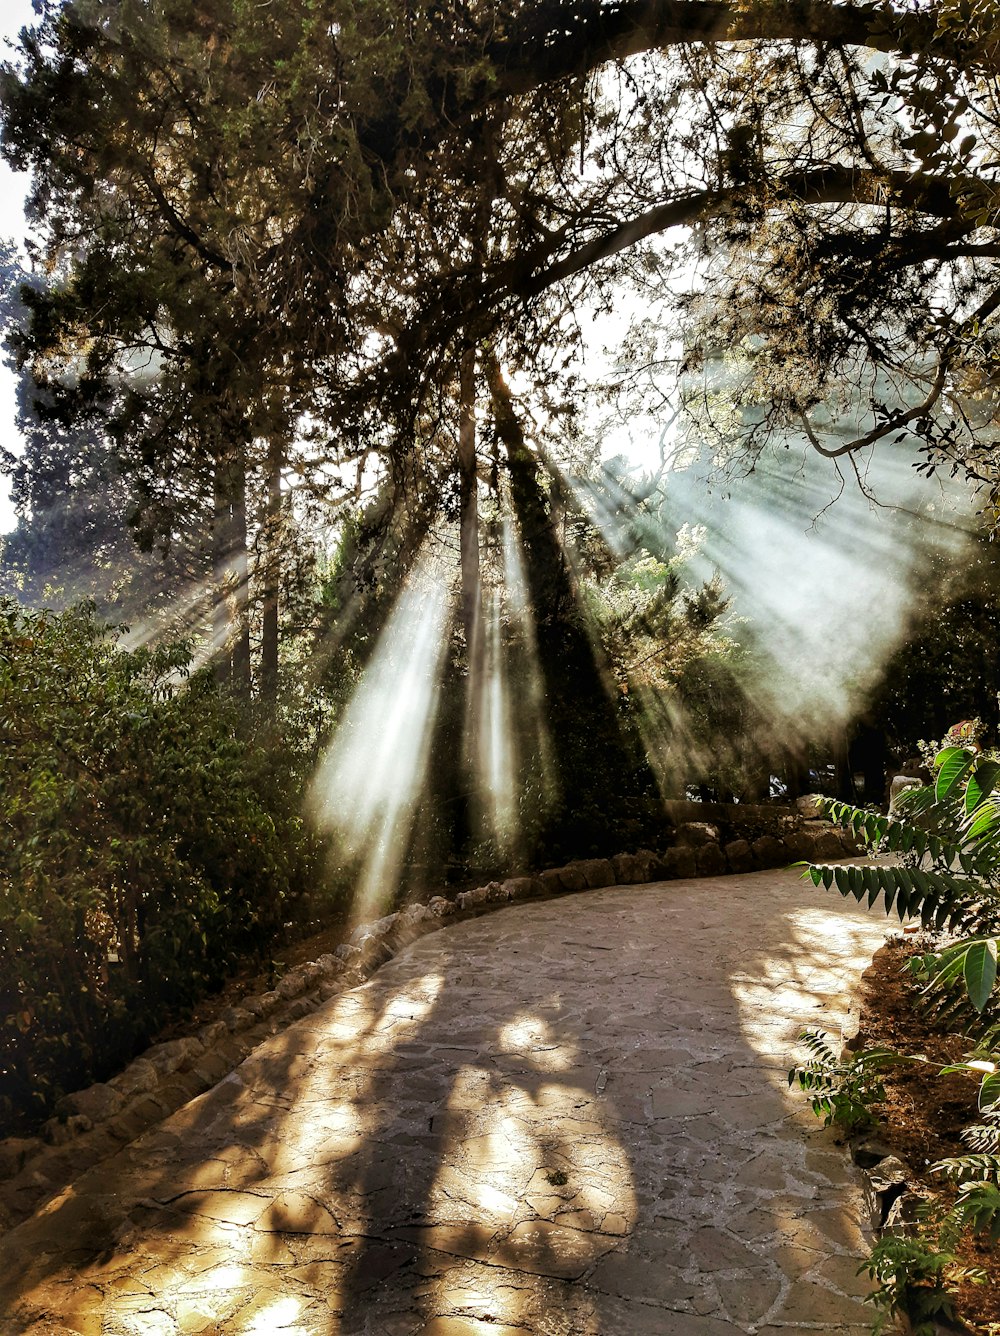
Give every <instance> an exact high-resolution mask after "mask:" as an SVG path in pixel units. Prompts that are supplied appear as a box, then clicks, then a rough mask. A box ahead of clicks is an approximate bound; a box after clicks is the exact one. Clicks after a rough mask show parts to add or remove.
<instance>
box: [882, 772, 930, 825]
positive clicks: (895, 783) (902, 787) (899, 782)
mask: <svg viewBox="0 0 1000 1336" xmlns="http://www.w3.org/2000/svg"><path fill="white" fill-rule="evenodd" d="M922 787H923V785H922V784H921V782H920V780H919V779H915V778H914V777H913V776H912V775H893V777H892V779H891V781H890V782H889V815H890V816H898V815H899V813H898V811H897V808H898V806H899V800H900V798H902V796H903V794H904V793H909V792H910V791H911V790H912V789H919V788H922Z"/></svg>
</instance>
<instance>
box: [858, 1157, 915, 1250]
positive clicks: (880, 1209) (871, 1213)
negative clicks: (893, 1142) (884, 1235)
mask: <svg viewBox="0 0 1000 1336" xmlns="http://www.w3.org/2000/svg"><path fill="white" fill-rule="evenodd" d="M912 1177H913V1171H912V1170H911V1169H910V1166H909V1165H908V1164H906V1163H904V1161H903V1160H901V1159H900V1158H899V1157H898V1156H896V1155H887V1156H886V1157H885V1159H883V1160H880V1161H879V1162H878V1164H877V1165H875V1166H874V1167H873V1168H871V1169H866V1170H865V1210H866V1213H867V1215H868V1219H869V1222H870V1225H871V1228H872V1229H873V1230H876V1231H877V1230H880V1229H882V1228H884V1227H885V1225H886V1222H887V1220H888V1218H889V1212H890V1210H891V1209H892V1206H893V1203H894V1202H895V1201H896V1199H897V1198H898V1197H901V1196H902V1195H903V1194H904V1193H905V1192H906V1191H907V1189H908V1188H909V1183H910V1179H911V1178H912Z"/></svg>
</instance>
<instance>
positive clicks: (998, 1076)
mask: <svg viewBox="0 0 1000 1336" xmlns="http://www.w3.org/2000/svg"><path fill="white" fill-rule="evenodd" d="M997 1104H1000V1072H990V1073H989V1075H988V1076H984V1077H983V1081H982V1085H980V1087H979V1111H980V1113H989V1112H992V1111H993V1110H994V1109H995V1107H996V1105H997Z"/></svg>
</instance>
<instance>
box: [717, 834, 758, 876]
mask: <svg viewBox="0 0 1000 1336" xmlns="http://www.w3.org/2000/svg"><path fill="white" fill-rule="evenodd" d="M722 852H723V853H724V854H725V856H726V862H727V863H728V864H729V870H730V872H752V871H753V851H752V850H751V848H750V845H749V844H748V842H747V841H746V840H730V841H729V843H728V844H727V845H726V847H725V848H724V849H723V851H722Z"/></svg>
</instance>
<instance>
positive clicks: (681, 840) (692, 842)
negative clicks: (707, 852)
mask: <svg viewBox="0 0 1000 1336" xmlns="http://www.w3.org/2000/svg"><path fill="white" fill-rule="evenodd" d="M677 843H678V844H683V845H687V846H688V847H689V848H691V849H700V848H702V846H704V845H706V844H718V843H719V828H718V827H717V826H712V825H709V823H708V822H707V821H685V822H684V824H683V825H681V826H678V827H677Z"/></svg>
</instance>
